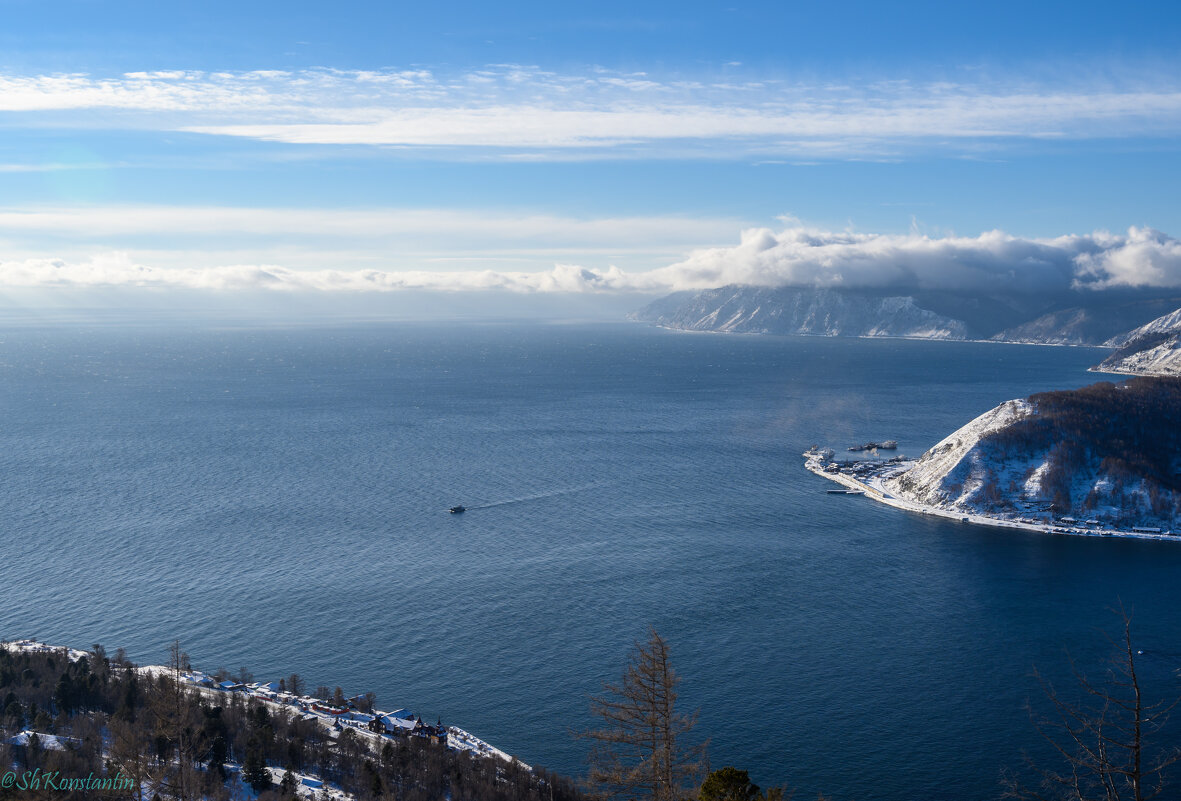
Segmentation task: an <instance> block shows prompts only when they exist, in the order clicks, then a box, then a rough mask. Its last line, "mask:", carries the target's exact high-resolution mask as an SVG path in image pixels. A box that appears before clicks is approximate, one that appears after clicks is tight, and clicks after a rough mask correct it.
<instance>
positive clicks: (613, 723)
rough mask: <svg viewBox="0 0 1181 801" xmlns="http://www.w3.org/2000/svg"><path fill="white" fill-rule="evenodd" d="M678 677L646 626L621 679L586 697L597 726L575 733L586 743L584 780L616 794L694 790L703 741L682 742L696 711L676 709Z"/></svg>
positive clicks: (670, 797)
mask: <svg viewBox="0 0 1181 801" xmlns="http://www.w3.org/2000/svg"><path fill="white" fill-rule="evenodd" d="M680 681H681V679H680V677H679V676H677V674H676V672H675V671H674V670H673V668H672V664H671V662H670V659H669V648H668V643H667V642H666V641H665V640H664V638H663V637H661V636H660V635H659V634H657V633H656V630H655V629H650V630H649V633H648V641H647V642H645V643H636V645H635V648H634V649H633V650H632V653H631V655H630V658H629V660H628V665H627V668H626V670H625V671H624V673H623V677H622V679H621V680H620V681H619V682H618V683H617V684H604V685H603V693H602V695H597V696H594V697H592V698H591V713H592V714H593V715H594V716H595V717H597V718H599V719H600V720H602V722H603V725H602V727H601V728H597V729H591V730H588V731H585V732H581V733H580V736H581V737H583V738H585V739H588V740H590V741H591V743H592V747H591V754H590V773H589V775H588V782H589V784H590V786H591V788H592V789H593V790H594V791H595V792H597V793H599V794H600V795H602V796H604V797H608V798H618V799H652V801H675V799H677V798H681V797H684V796H685V795H687V794H691V793H695V788H696V786H697V784H698V782H699V781H700V777H701V774H702V771H703V769H704V757H705V744H704V743H699V744H691V743H689V742H686V740H687V739H688V738H687V735H689V733H690V732H691V731H692V730H693V727H694V726H695V725H696V723H697V714H696V713H693V714H691V715H685V714H681V713H680V712H677V710H676V701H677V685H678V684H680Z"/></svg>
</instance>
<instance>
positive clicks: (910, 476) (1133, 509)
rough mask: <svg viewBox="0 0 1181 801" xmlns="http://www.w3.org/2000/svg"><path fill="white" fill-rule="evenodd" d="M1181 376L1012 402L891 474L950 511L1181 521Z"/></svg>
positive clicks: (1174, 524)
mask: <svg viewBox="0 0 1181 801" xmlns="http://www.w3.org/2000/svg"><path fill="white" fill-rule="evenodd" d="M1179 418H1181V382H1178V381H1177V380H1176V379H1159V378H1140V379H1132V381H1131V382H1129V383H1128V384H1127V385H1120V386H1115V385H1112V384H1110V383H1104V384H1096V385H1094V386H1092V387H1087V388H1084V389H1081V390H1074V391H1071V392H1052V393H1042V394H1039V395H1034V396H1031V397H1030V398H1028V399H1023V400H1011V401H1006V402H1005V403H1002V404H1001V405H999V406H997V407H996V408H994V409H991V410H989V411H988V412H985V413H984V414H982V415H980V416H979V417H977V418H976V419H975V420H973V421H972V422H970V423H968V424H967V425H965V426H963V427H962V428H960V429H959V430H958V431H956V432H955V433H954V434H952V435H951V436H949V437H947V438H945V439H944V440H942V441H941V442H939V443H938V444H937V445H935V447H933V448H931V449H930V450H929V451H927V452H926V453H924V454H923V455H922V457H921V458H920V459H919V460H918V461H917V462H916V463H915V464H914V466H913V467H911V468H910V469H908V470H906V471H905V472H902V473H900V474H896V475H894V476H892V477H889V478H886V479H885V480H884V481H883V487H884V488H885V489H886V491H887V492H890V493H892V494H894V495H896V496H898V497H899V498H902V499H904V500H908V501H911V502H914V503H918V504H924V505H928V506H932V507H936V508H939V509H944V510H948V511H956V512H963V513H976V514H982V515H990V516H994V517H1010V518H1018V517H1023V516H1024V517H1032V518H1036V519H1041V520H1044V519H1046V518H1047V517H1048V516H1049V515H1050V514H1051V512H1052V513H1053V514H1054V515H1057V516H1073V517H1075V518H1077V519H1079V520H1082V519H1085V518H1096V519H1098V520H1100V521H1101V522H1103V523H1111V524H1121V525H1130V526H1134V525H1141V526H1156V527H1161V528H1163V529H1177V528H1178V527H1179V526H1181V480H1179V478H1178V468H1181V427H1178V426H1177V424H1176V421H1177V420H1178V419H1179Z"/></svg>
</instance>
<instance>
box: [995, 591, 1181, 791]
mask: <svg viewBox="0 0 1181 801" xmlns="http://www.w3.org/2000/svg"><path fill="white" fill-rule="evenodd" d="M1116 613H1117V614H1118V615H1119V616H1120V619H1121V621H1122V623H1123V630H1122V636H1120V637H1119V638H1118V639H1117V638H1112V646H1113V654H1112V657H1111V663H1110V665H1109V666H1108V668H1107V670H1106V675H1105V677H1104V680H1103V681H1102V682H1101V683H1095V682H1092V681H1091V680H1090V679H1088V678H1087V677H1086V676H1085V675H1084V674H1083V673H1082V672H1081V671H1080V670H1079V669H1078V668H1077V666H1075V665H1074V664H1073V661H1072V663H1071V667H1072V670H1073V672H1074V676H1075V678H1076V680H1077V681H1078V686H1079V690H1080V692H1081V696H1082V700H1080V701H1078V702H1075V701H1071V700H1067V698H1066V697H1065V696H1063V694H1061V693H1060V692H1058V691H1057V690H1056V689H1055V688H1054V686H1053V685H1052V684H1051V683H1050V682H1049V681H1047V680H1045V679H1044V678H1042V677H1041V676H1040V675H1038V681H1039V682H1040V683H1041V686H1042V690H1043V692H1044V693H1045V695H1046V698H1047V699H1048V700H1049V703H1050V708H1051V710H1052V713H1051V715H1049V716H1043V717H1036V716H1033V715H1032V713H1031V717H1033V722H1034V725H1035V726H1036V727H1037V730H1038V733H1039V734H1040V735H1041V736H1042V738H1043V739H1044V740H1045V741H1046V742H1047V743H1048V744H1049V745H1050V747H1051V748H1052V749H1053V750H1054V751H1055V752H1056V753H1057V754H1058V755H1059V757H1061V761H1062V767H1060V768H1057V769H1050V768H1047V767H1045V766H1042V765H1038V764H1036V763H1034V762H1033V761H1029V767H1030V769H1031V772H1032V774H1033V775H1034V776H1036V777H1037V782H1036V786H1029V785H1027V784H1026V783H1025V782H1023V781H1022V780H1020V779H1018V778H1015V777H1012V776H1009V777H1006V779H1005V787H1006V793H1005V795H1006V797H1008V798H1021V799H1033V800H1034V801H1059V800H1060V799H1067V801H1147V799H1152V798H1158V797H1162V796H1163V795H1164V793H1165V792H1166V789H1167V788H1166V782H1167V779H1168V776H1167V775H1166V774H1167V773H1168V771H1169V768H1170V767H1171V766H1172V765H1174V764H1176V763H1177V762H1178V760H1181V750H1179V749H1178V748H1176V747H1175V746H1173V747H1170V746H1156V745H1155V744H1154V743H1153V742H1151V736H1152V735H1153V734H1156V733H1158V732H1159V731H1160V729H1161V727H1162V726H1163V725H1164V723H1165V721H1166V719H1167V718H1168V715H1169V713H1170V712H1171V711H1172V709H1173V708H1174V707H1175V706H1176V705H1177V701H1176V700H1174V701H1171V702H1166V701H1154V702H1148V701H1145V699H1144V696H1143V688H1142V684H1141V677H1140V675H1139V674H1138V673H1137V667H1136V656H1137V651H1136V650H1135V649H1134V648H1133V647H1132V618H1131V615H1130V614H1129V613H1128V612H1127V611H1126V610H1125V609H1124V607H1123V606H1122V605H1121V606H1120V608H1119V609H1118V610H1116Z"/></svg>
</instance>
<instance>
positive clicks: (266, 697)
mask: <svg viewBox="0 0 1181 801" xmlns="http://www.w3.org/2000/svg"><path fill="white" fill-rule="evenodd" d="M0 648H6V649H8V650H12V651H23V652H29V653H66V654H67V655H68V656H69V658H70V659H71V660H72V661H77V660H78V659H80V658H82V657H84V656H89V654H88V653H87V652H86V651H79V650H78V649H76V648H66V647H63V646H56V645H49V644H47V643H43V642H40V641H38V640H33V639H22V640H12V641H3V642H0ZM138 670H139V671H140V672H141V673H143V674H145V675H148V676H152V677H155V676H158V675H160V674H171V673H172V672H173V671H172V669H171V668H169V667H167V666H165V665H143V666H140V667H139V668H138ZM180 679H181V681H182V682H184V683H185V684H187V685H189V686H190V687H192V688H194V689H195V690H197V691H198V692H200V693H201V694H202V695H205V696H207V697H210V698H213V697H217V696H219V695H221V696H225V695H228V694H229V693H231V692H235V693H241V694H242V695H244V696H246V697H249V698H253V699H255V700H257V701H259V702H260V703H263V704H265V705H266V706H267V707H268V708H269V709H271V710H272V711H279V710H283V711H286V712H288V713H292V714H298V715H301V716H303V717H304V718H306V719H312V720H315V721H317V722H318V723H319V724H320V725H322V726H323V727H324V729H325V730H326V731H327V732H328V733H329V736H332V737H337V736H339V732H340V731H341V728H338V725H339V726H340V727H348V728H350V729H352V730H353V731H354V732H356V734H357V735H358V736H360V737H362V738H363V739H365V740H366V741H368V742H369V744H370V746H372V747H373V748H374V749H375V750H377V749H379V748H380V747H381V745H382V743H384V742H387V741H390V740H391V739H392V737H393V736H395V735H390V734H380V733H378V732H374V731H371V730H370V729H369V728H368V723H369V721H371V720H373V719H374V718H375V717H382V716H389V717H391V718H394V717H397V718H398V719H399V721H404V722H406V723H409V724H411V725H412V724H413V720H412V719H411V714H410V713H409V712H407V711H406V710H404V709H399V710H396V711H395V712H382V711H380V710H375V711H374V713H373V714H371V715H370V714H364V713H360V712H356V711H350V712H347V713H345V714H343V715H335V714H331V713H329V712H325V711H322V710H319V709H316V708H315V706H316V705H317V704H321V705H322V704H323V703H324V702H323V701H320V700H319V699H316V698H312V697H310V696H295V695H292V694H291V693H281V692H277V685H275V684H267V683H262V682H255V683H252V684H236V685H235V687H234V689H220V688H219V687H218V683H217V682H216V681H215V680H214V678H213V677H211V676H209V675H207V674H205V673H203V672H201V671H199V670H186V671H182V672H181V673H180ZM406 728H410V726H406ZM446 731H447V747H448V748H451V749H452V750H455V751H470V752H471V753H473V754H476V755H477V756H481V757H485V758H488V759H500V760H503V761H504V762H513V761H514V757H513V756H512V755H511V754H508V753H506V752H505V751H502V750H500V749H499V748H497V747H495V746H493V745H491V744H489V743H487V742H485V741H484V740H481V739H480V738H479V737H477V736H476V735H474V734H472V733H471V732H468V731H465V730H463V729H461V728H459V727H457V726H447V727H446ZM517 764H518V765H520V766H521V767H522V768H524V769H525V770H532V768H531V767H530V766H529V765H527V764H525V763H523V762H520V761H517ZM227 767H230V768H231V769H232V768H233V767H234V766H232V765H230V766H227ZM270 770H271V774H272V778H274V780H275V782H276V784H277V783H278V782H279V780H280V779H282V778H283V771H282V770H278V769H276V768H270ZM296 778H297V779H298V780H299V782H300V786H299V789H298V791H297V792H298V794H299V795H300V796H302V797H308V798H310V797H311V796H312V795H316V796H317V797H319V796H320V795H321V794H322V791H323V789H324V788H323V782H322V781H321V780H320V779H319V778H317V777H315V776H312V775H310V774H299V775H297V776H296ZM326 789H327V790H328V794H329V796H330V797H331V798H333V799H337V800H338V801H340V800H341V799H348V798H349V797H350V796H348V794H346V793H344V792H343V791H342V790H340V789H339V788H334V787H328V788H326Z"/></svg>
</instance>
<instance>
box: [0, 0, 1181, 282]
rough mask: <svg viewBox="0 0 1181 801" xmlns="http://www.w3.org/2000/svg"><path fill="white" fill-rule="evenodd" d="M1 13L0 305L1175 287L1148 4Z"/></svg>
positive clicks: (1179, 139) (1162, 99)
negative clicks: (743, 288)
mask: <svg viewBox="0 0 1181 801" xmlns="http://www.w3.org/2000/svg"><path fill="white" fill-rule="evenodd" d="M0 14H2V15H3V20H4V24H3V26H2V27H0V296H7V297H8V298H11V297H16V296H18V295H19V296H21V297H36V298H40V299H41V300H43V301H45V302H60V301H61V299H62V298H74V297H78V294H77V291H78V290H79V289H82V290H87V289H93V290H104V289H110V288H134V287H148V288H153V289H157V290H158V289H160V288H174V289H178V290H183V291H186V292H198V293H213V294H218V293H220V294H222V295H227V294H233V293H258V292H263V293H266V292H269V291H273V290H281V291H282V290H287V291H293V292H305V293H344V294H360V293H381V294H397V293H404V292H408V291H414V290H429V291H432V292H443V293H448V292H456V293H458V292H485V291H490V290H492V291H499V292H500V293H515V294H526V295H527V294H552V295H560V294H562V295H571V294H591V295H619V294H629V293H640V294H647V295H655V294H660V293H663V292H667V291H671V290H677V289H693V288H700V287H705V286H717V285H721V284H725V283H735V282H742V283H757V284H768V285H782V284H793V285H796V284H798V285H821V286H863V285H867V286H887V285H893V284H898V285H923V286H932V287H948V286H953V287H973V286H986V285H988V283H989V282H993V281H997V280H1004V281H1010V282H1012V283H1013V284H1014V285H1017V286H1021V287H1027V288H1028V289H1029V291H1041V289H1042V288H1043V287H1045V286H1047V285H1054V286H1076V287H1078V286H1082V287H1086V288H1087V289H1088V290H1092V291H1101V290H1103V289H1106V288H1110V287H1125V286H1132V287H1142V286H1152V287H1159V286H1165V287H1181V244H1179V242H1178V240H1176V239H1175V238H1174V236H1176V235H1178V234H1181V204H1179V203H1178V200H1177V191H1176V187H1177V186H1178V185H1179V181H1178V179H1179V178H1181V136H1179V135H1181V55H1178V54H1181V6H1179V5H1178V4H1175V3H1168V2H1154V3H1147V2H1140V3H1136V2H1132V3H1124V4H1121V5H1119V6H1118V7H1116V6H1113V5H1112V4H1110V3H1090V2H1071V3H1057V2H1039V3H1028V2H1024V3H1011V2H990V3H987V4H985V3H973V4H967V3H946V2H939V3H936V2H884V1H883V0H878V2H843V3H842V2H829V3H815V2H811V3H797V2H792V1H791V0H779V2H757V3H756V2H729V3H701V2H676V3H671V2H644V3H635V2H629V3H622V2H595V3H586V2H567V3H534V2H509V3H500V4H490V3H467V2H450V3H431V4H410V3H403V2H381V3H376V2H375V3H359V2H338V3H332V4H328V3H308V2H284V3H273V2H250V3H243V2H235V3H228V2H204V3H200V4H192V3H159V2H152V3H148V2H119V3H112V2H99V0H65V1H64V2H57V3H53V4H49V3H45V2H40V1H34V0H30V1H28V2H26V1H25V0H0ZM55 296H56V297H55ZM243 296H244V295H243ZM47 298H48V300H47ZM0 300H2V297H0Z"/></svg>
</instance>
